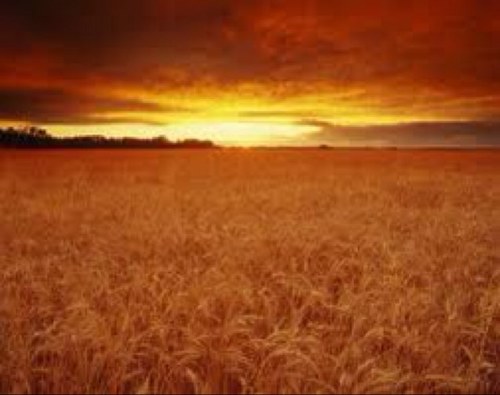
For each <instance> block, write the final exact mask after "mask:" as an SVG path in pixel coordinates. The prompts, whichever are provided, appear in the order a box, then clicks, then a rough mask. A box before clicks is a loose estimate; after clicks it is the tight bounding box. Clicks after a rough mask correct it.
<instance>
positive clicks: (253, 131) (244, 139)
mask: <svg viewBox="0 0 500 395" xmlns="http://www.w3.org/2000/svg"><path fill="white" fill-rule="evenodd" d="M317 129H318V128H317V127H315V126H309V125H298V124H294V123H272V122H246V121H230V122H227V121H221V122H217V121H214V122H186V123H181V124H176V125H172V126H167V128H166V131H167V133H166V134H167V136H169V137H170V138H174V139H175V138H177V137H178V138H181V137H182V136H190V137H192V138H197V139H209V140H212V141H215V142H217V143H221V144H225V145H244V146H245V145H259V144H263V145H265V144H270V145H273V144H286V143H287V142H289V141H291V140H293V139H294V138H297V137H300V136H303V135H304V134H307V133H312V132H315V131H317Z"/></svg>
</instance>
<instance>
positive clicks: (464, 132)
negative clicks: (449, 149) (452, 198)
mask: <svg viewBox="0 0 500 395" xmlns="http://www.w3.org/2000/svg"><path fill="white" fill-rule="evenodd" d="M300 124H301V125H309V126H317V127H319V128H320V130H319V131H318V132H316V133H312V134H309V135H308V136H307V138H308V140H310V141H311V142H315V143H324V144H333V145H335V144H340V145H344V144H346V143H349V144H352V145H363V146H364V145H367V146H370V145H389V146H429V145H442V146H495V147H498V146H500V120H493V121H475V122H412V123H403V124H394V125H368V126H345V125H335V124H332V123H329V122H323V121H318V120H303V121H301V122H300Z"/></svg>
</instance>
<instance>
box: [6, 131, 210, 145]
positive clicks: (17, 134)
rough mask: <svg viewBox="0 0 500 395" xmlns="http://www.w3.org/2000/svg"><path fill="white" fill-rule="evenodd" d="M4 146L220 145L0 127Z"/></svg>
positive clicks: (192, 141)
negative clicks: (61, 135) (65, 134)
mask: <svg viewBox="0 0 500 395" xmlns="http://www.w3.org/2000/svg"><path fill="white" fill-rule="evenodd" d="M0 147H8V148H216V147H217V146H216V145H215V144H214V143H213V142H212V141H209V140H197V139H186V140H180V141H170V140H168V139H167V138H166V137H163V136H160V137H154V138H150V139H146V138H132V137H123V138H112V137H104V136H100V135H95V136H77V137H55V136H52V135H50V134H49V133H47V131H46V130H44V129H41V128H37V127H29V128H22V129H19V128H12V127H9V128H5V129H2V128H0Z"/></svg>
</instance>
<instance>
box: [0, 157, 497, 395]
mask: <svg viewBox="0 0 500 395" xmlns="http://www.w3.org/2000/svg"><path fill="white" fill-rule="evenodd" d="M499 196H500V153H499V151H488V150H482V151H479V150H478V151H472V150H471V151H458V150H457V151H439V150H434V151H431V150H429V151H424V150H421V151H418V150H407V151H404V150H403V151H398V150H351V151H350V150H339V151H336V150H289V151H288V150H276V151H272V150H253V149H234V150H231V149H221V150H206V151H203V152H202V151H197V150H179V151H156V150H150V151H141V150H130V151H128V150H114V151H108V150H90V151H78V150H47V151H30V150H25V151H22V150H19V151H18V150H4V151H0V218H1V220H0V281H1V283H0V284H1V285H0V392H71V393H75V392H78V393H81V392H85V393H95V392H113V393H115V392H134V393H137V392H138V393H141V392H142V393H144V392H170V393H172V392H173V393H179V392H187V393H192V392H196V393H207V392H225V393H228V392H231V393H245V392H247V393H248V392H260V393H274V392H279V393H285V392H287V393H290V392H295V393H296V392H319V393H331V392H355V393H363V392H391V393H392V392H466V393H467V392H488V393H495V392H496V393H498V392H499V391H500V380H499V377H500V371H499V369H500V368H499V355H500V265H499V258H500V257H499V255H500V249H499V247H498V243H499V238H498V237H499V234H500V229H499V224H500V204H499V203H500V202H499Z"/></svg>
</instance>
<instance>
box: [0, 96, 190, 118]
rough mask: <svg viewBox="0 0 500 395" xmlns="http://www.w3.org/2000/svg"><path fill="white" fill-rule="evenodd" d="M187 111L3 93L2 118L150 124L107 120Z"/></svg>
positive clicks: (103, 99) (122, 101) (98, 99)
mask: <svg viewBox="0 0 500 395" xmlns="http://www.w3.org/2000/svg"><path fill="white" fill-rule="evenodd" d="M185 111H190V110H189V109H186V108H181V107H179V108H176V107H167V106H161V105H159V104H156V103H148V102H143V101H139V100H129V99H116V98H106V97H94V96H87V95H82V94H80V93H72V92H67V91H63V90H55V89H38V90H27V89H2V90H0V119H6V120H17V121H27V122H35V123H40V124H61V123H69V124H86V123H88V124H92V123H113V122H115V123H124V122H131V123H138V122H139V123H148V122H149V121H148V120H147V119H145V120H144V119H142V120H141V119H140V118H134V117H132V116H128V117H117V118H115V119H114V120H111V119H109V118H106V117H105V116H104V114H105V113H106V112H124V113H128V112H131V113H133V112H141V113H144V112H146V113H148V112H150V113H158V112H161V113H163V112H185Z"/></svg>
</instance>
